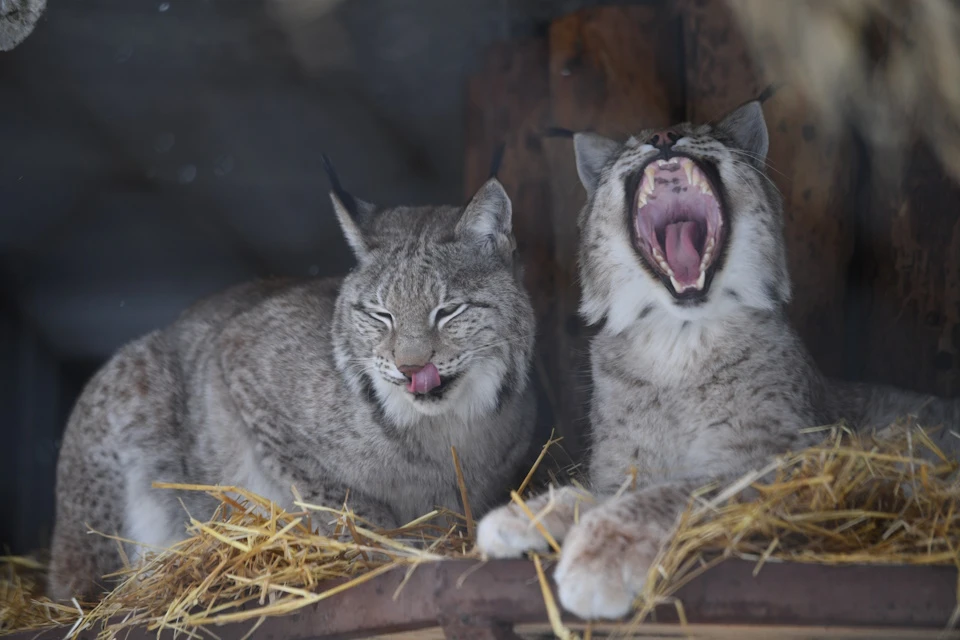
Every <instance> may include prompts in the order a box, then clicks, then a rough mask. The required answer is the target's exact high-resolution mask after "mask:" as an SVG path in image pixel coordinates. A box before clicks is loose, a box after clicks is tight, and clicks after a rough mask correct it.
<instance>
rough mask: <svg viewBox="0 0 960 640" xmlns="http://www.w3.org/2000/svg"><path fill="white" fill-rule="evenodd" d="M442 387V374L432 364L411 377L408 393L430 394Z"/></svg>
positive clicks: (429, 363) (428, 364)
mask: <svg viewBox="0 0 960 640" xmlns="http://www.w3.org/2000/svg"><path fill="white" fill-rule="evenodd" d="M439 386H440V372H439V371H437V367H436V366H434V364H433V363H432V362H428V363H427V364H426V365H424V367H423V368H422V369H420V370H419V371H417V372H416V373H414V374H413V375H412V376H410V382H408V383H407V391H409V392H410V393H429V392H430V391H432V390H433V389H436V388H437V387H439Z"/></svg>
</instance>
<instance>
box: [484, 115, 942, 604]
mask: <svg viewBox="0 0 960 640" xmlns="http://www.w3.org/2000/svg"><path fill="white" fill-rule="evenodd" d="M574 147H575V151H576V160H577V169H578V172H579V175H580V179H581V181H582V182H583V185H584V187H585V188H586V191H587V195H588V200H587V204H586V206H585V207H584V209H583V212H582V214H581V218H580V231H581V239H580V256H579V258H580V276H581V282H582V286H583V292H582V299H581V307H580V310H581V313H582V315H583V316H584V318H585V319H586V321H587V322H588V323H591V324H601V323H602V326H601V327H600V329H599V331H598V334H597V336H596V337H595V338H594V340H593V342H592V344H591V351H590V356H591V368H592V377H593V395H592V399H591V412H590V418H591V427H592V430H593V433H592V435H593V441H592V450H591V454H590V460H589V489H590V493H589V495H588V494H586V493H583V492H581V491H580V490H578V489H576V488H573V487H565V488H561V489H559V490H555V491H551V492H549V493H547V494H542V495H540V496H538V497H535V498H533V499H532V500H531V501H530V503H529V506H530V507H531V508H532V509H533V510H534V511H540V510H543V512H542V519H541V522H542V524H543V525H544V526H545V527H546V528H547V530H548V531H549V532H550V533H551V534H552V535H553V536H554V538H556V539H558V540H561V541H562V547H563V548H562V553H561V559H560V562H559V564H558V566H557V569H556V572H555V575H554V578H555V580H556V582H557V584H558V587H559V595H560V600H561V603H562V604H563V605H564V606H565V607H566V608H567V609H569V610H570V611H572V612H573V613H575V614H577V615H579V616H581V617H584V618H618V617H620V616H623V615H624V614H626V613H627V612H628V611H629V609H630V607H631V604H632V602H633V600H634V598H635V596H636V595H637V593H638V592H639V591H640V589H641V588H642V587H643V585H644V583H645V581H646V576H647V572H648V570H649V569H650V566H651V562H652V560H653V558H654V556H655V554H656V553H657V552H658V550H659V548H660V547H661V545H662V544H663V543H664V542H665V541H666V540H667V539H668V538H669V536H670V535H671V533H672V531H673V529H674V526H675V522H676V518H677V516H678V514H679V512H680V511H681V510H682V509H683V507H684V506H685V505H686V503H687V501H688V499H689V496H690V494H691V492H692V491H694V490H697V489H699V488H701V487H704V486H706V485H709V484H711V483H713V482H716V481H720V482H723V481H724V480H730V479H732V478H733V477H735V476H739V475H741V474H743V473H744V472H746V471H748V470H750V469H751V468H757V467H760V466H762V465H763V464H764V463H765V462H766V461H767V459H768V458H769V457H770V456H772V455H775V454H780V453H784V452H786V451H787V450H789V449H795V448H797V447H800V446H803V445H804V444H806V439H807V438H811V437H812V436H809V435H804V432H802V431H801V430H802V429H803V428H804V427H811V426H817V425H824V424H828V423H832V422H836V421H838V420H840V419H846V420H847V422H848V423H850V424H853V425H857V426H861V427H862V426H878V425H880V424H883V423H884V422H885V421H889V420H891V419H892V418H894V417H896V416H898V415H902V414H904V413H907V412H910V411H919V412H920V415H919V417H920V420H921V422H922V423H923V424H926V425H929V426H933V425H934V424H940V423H943V422H946V423H948V424H950V425H952V426H954V427H955V426H956V425H958V424H960V400H958V401H948V400H939V399H929V398H926V397H924V396H921V395H919V394H913V393H909V392H905V391H899V390H895V389H886V388H877V387H868V386H866V385H852V384H846V383H840V382H834V381H829V380H825V379H824V378H823V377H822V376H821V374H820V372H819V371H818V369H817V367H816V366H815V364H814V363H813V361H812V360H811V358H810V356H809V355H808V353H807V351H806V349H805V348H804V346H803V345H802V343H801V342H800V340H799V339H798V337H797V335H796V334H795V333H794V331H793V330H792V329H791V327H790V325H789V323H788V320H787V318H786V314H785V307H786V304H787V302H788V301H789V299H790V289H791V287H790V279H789V274H788V272H787V261H786V253H785V246H784V244H785V243H784V236H783V224H784V222H783V213H782V204H781V200H780V198H779V195H778V193H777V191H776V189H775V188H774V187H773V186H772V183H771V182H770V181H769V180H768V179H767V177H766V175H765V164H766V163H765V159H766V154H767V147H768V134H767V128H766V124H765V122H764V118H763V111H762V108H761V104H760V102H759V101H752V102H749V103H747V104H745V105H744V106H742V107H740V108H738V109H736V110H734V111H733V112H732V113H730V114H729V115H728V116H726V117H725V118H724V119H722V120H721V121H720V122H719V123H717V124H715V125H692V124H689V123H684V124H679V125H677V126H674V127H671V128H669V129H667V130H663V131H645V132H643V133H641V134H639V135H637V136H634V137H631V138H630V139H628V140H627V141H626V142H624V143H618V142H614V141H612V140H608V139H606V138H603V137H601V136H598V135H595V134H577V135H576V136H574ZM940 438H941V442H942V444H944V446H945V447H946V448H950V447H953V448H956V445H955V444H954V442H953V441H948V440H947V439H948V438H952V435H950V432H948V431H942V432H941V435H940ZM631 469H632V470H635V472H636V476H635V485H634V486H635V488H633V489H632V490H631V489H630V488H629V487H630V484H632V483H633V481H632V480H631V479H630V473H631ZM624 488H626V489H627V490H624ZM551 501H552V504H550V505H549V506H550V508H549V509H544V508H545V507H546V506H547V505H548V503H551ZM478 545H479V547H480V548H481V550H483V551H484V552H485V553H487V554H488V555H490V556H494V557H511V556H518V555H520V554H522V553H523V552H525V551H527V550H545V548H546V543H545V540H544V538H543V536H541V535H540V533H539V532H538V531H537V530H536V529H535V528H533V527H532V526H531V524H530V520H529V519H528V518H527V517H526V516H525V515H524V514H523V513H521V512H520V510H519V509H517V508H516V507H514V506H504V507H500V508H499V509H497V510H495V511H493V512H491V513H490V514H489V515H487V517H486V518H485V519H483V520H482V521H481V523H480V525H479V528H478Z"/></svg>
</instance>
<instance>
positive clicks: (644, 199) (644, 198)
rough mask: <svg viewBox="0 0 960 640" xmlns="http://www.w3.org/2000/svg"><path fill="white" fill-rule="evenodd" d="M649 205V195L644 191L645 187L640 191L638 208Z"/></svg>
mask: <svg viewBox="0 0 960 640" xmlns="http://www.w3.org/2000/svg"><path fill="white" fill-rule="evenodd" d="M645 206H647V196H646V195H645V194H644V193H643V189H641V190H640V193H638V194H637V209H643V208H644V207H645Z"/></svg>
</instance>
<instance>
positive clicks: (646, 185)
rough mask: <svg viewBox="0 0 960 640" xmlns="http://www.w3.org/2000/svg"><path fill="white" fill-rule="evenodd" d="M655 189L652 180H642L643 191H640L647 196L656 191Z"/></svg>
mask: <svg viewBox="0 0 960 640" xmlns="http://www.w3.org/2000/svg"><path fill="white" fill-rule="evenodd" d="M656 188H657V187H656V185H654V184H653V180H652V179H651V180H644V181H643V189H642V191H645V192H646V193H647V194H651V193H653V190H654V189H656Z"/></svg>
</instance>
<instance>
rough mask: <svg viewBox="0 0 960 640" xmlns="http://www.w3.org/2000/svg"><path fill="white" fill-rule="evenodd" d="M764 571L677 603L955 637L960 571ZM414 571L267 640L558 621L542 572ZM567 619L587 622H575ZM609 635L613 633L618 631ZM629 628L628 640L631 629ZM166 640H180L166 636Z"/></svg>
mask: <svg viewBox="0 0 960 640" xmlns="http://www.w3.org/2000/svg"><path fill="white" fill-rule="evenodd" d="M754 566H755V565H754V563H752V562H746V561H739V560H730V561H727V562H725V563H723V564H721V565H719V566H717V567H715V568H714V569H711V570H710V571H707V572H706V573H704V574H703V575H701V576H699V577H698V578H696V579H695V580H693V581H692V582H690V583H689V584H687V585H685V586H684V587H683V588H681V589H680V591H679V592H678V593H677V597H678V598H679V599H680V601H681V602H682V603H683V606H684V610H685V612H686V615H687V618H688V620H689V621H690V623H691V625H693V627H692V629H695V630H697V631H698V632H699V631H705V632H706V631H709V630H711V629H713V630H714V631H716V632H724V631H726V632H727V633H726V634H725V637H728V638H729V637H747V636H748V635H749V634H746V633H744V635H743V636H736V635H734V634H731V633H729V632H730V631H731V629H730V627H731V626H733V627H736V628H738V629H749V628H750V627H752V626H759V627H761V628H766V630H767V631H768V634H767V635H762V634H759V633H754V634H752V635H753V637H838V638H840V637H882V633H878V634H877V635H876V636H871V635H869V634H870V633H872V630H875V629H878V630H881V631H882V632H883V633H886V634H889V635H892V636H893V637H925V636H924V635H923V634H936V633H938V632H939V631H941V630H942V629H944V627H945V625H946V624H947V622H948V620H949V618H950V615H951V613H952V612H953V610H954V607H956V603H957V600H956V585H957V570H956V569H955V568H953V567H923V566H882V565H876V566H823V565H812V564H791V563H783V564H767V565H765V566H764V567H763V569H762V571H760V573H759V574H758V575H757V576H756V577H754V576H753V575H752V574H753V570H754ZM406 572H407V571H406V569H405V568H402V567H401V568H399V569H397V570H396V571H392V572H388V573H386V574H384V575H382V576H379V577H377V578H375V579H373V580H371V581H369V582H365V583H363V584H361V585H357V586H356V587H354V588H352V589H350V590H349V591H346V592H344V593H343V594H340V595H338V596H335V597H332V598H329V599H327V600H321V601H320V602H317V603H315V604H312V605H309V606H308V607H305V608H304V609H302V610H300V611H299V612H297V613H295V614H291V615H287V616H280V617H274V618H267V619H266V620H265V621H264V622H263V624H262V625H261V626H260V627H259V628H258V629H257V632H256V634H255V637H256V638H258V639H261V640H280V639H281V638H283V639H284V640H308V639H314V638H316V639H320V638H349V637H353V638H359V637H370V636H377V635H388V634H395V633H407V634H409V633H411V632H415V631H420V630H423V629H436V628H437V627H438V626H447V628H448V629H449V628H455V627H454V626H451V623H452V622H454V621H456V623H458V624H459V625H460V626H461V627H470V626H471V625H473V624H474V623H475V622H477V621H482V622H484V624H486V622H488V621H495V622H496V623H498V624H497V627H496V629H497V630H496V631H493V632H491V633H492V634H493V635H492V637H497V636H496V634H497V633H500V634H503V633H507V632H508V630H509V629H508V627H509V625H529V624H537V625H541V626H542V625H544V624H545V623H546V621H547V618H546V608H545V607H544V604H543V596H542V594H541V592H540V586H539V584H538V583H537V580H536V573H535V570H534V568H533V563H532V562H529V561H526V560H497V561H490V562H480V561H476V560H450V561H443V562H433V563H425V564H423V565H421V566H419V567H418V568H417V569H416V570H415V571H414V572H413V574H412V575H411V576H410V577H409V579H408V580H407V581H406V583H404V579H405V575H406ZM551 582H552V581H551ZM401 584H402V585H403V587H402V588H400V589H399V590H398V588H399V587H400V586H401ZM564 619H565V621H567V622H568V623H573V624H576V623H578V622H581V623H582V621H578V620H577V619H576V618H575V617H573V616H569V615H566V616H565V617H564ZM656 622H657V623H658V625H657V626H656V627H651V628H646V627H645V626H642V627H640V628H639V629H637V631H638V632H639V633H638V635H646V634H647V633H648V632H650V633H655V634H661V633H662V634H663V635H675V634H677V633H678V632H681V630H680V628H679V625H678V620H677V614H676V609H675V608H674V607H673V606H670V605H665V606H663V607H661V608H660V609H658V610H657V619H656ZM252 624H253V622H252V621H251V622H247V623H234V624H227V625H224V626H222V627H217V628H216V629H213V631H214V632H215V633H216V635H217V636H218V637H220V638H222V639H223V640H237V639H240V638H243V637H244V636H245V634H247V633H248V631H249V630H250V627H251V625H252ZM477 626H478V627H479V628H483V627H484V625H477ZM597 626H598V627H599V628H600V629H601V630H602V629H604V628H605V629H611V625H610V624H600V625H597ZM487 628H489V626H488V627H487ZM520 628H521V629H522V628H523V627H520ZM619 629H620V631H623V630H624V627H623V626H620V628H619ZM803 630H805V631H806V634H804V633H802V631H803ZM755 631H756V630H755ZM63 632H64V630H63V629H56V630H52V631H49V632H46V633H43V634H37V633H36V632H23V633H19V634H13V635H11V636H9V638H10V639H11V640H34V639H35V638H37V639H39V640H52V639H53V638H60V637H62V636H63ZM96 632H97V630H96V629H91V630H86V631H84V632H82V633H81V634H80V638H81V640H92V638H94V637H95V636H96ZM894 632H896V633H894ZM781 634H782V635H781ZM697 635H700V634H699V633H698V634H697ZM703 635H707V634H706V633H704V634H703ZM122 637H128V638H129V639H130V640H141V639H142V640H147V639H148V638H157V633H156V632H155V631H147V630H145V629H142V628H138V629H133V630H131V631H130V633H129V635H127V634H126V632H124V634H123V636H122ZM160 637H161V638H167V637H172V636H171V634H170V633H169V632H166V633H163V634H160ZM407 637H410V636H407ZM415 637H422V636H415ZM488 637H489V636H488ZM501 637H503V636H501ZM720 637H724V636H723V635H721V636H720ZM926 637H934V636H933V635H928V636H926ZM943 637H952V638H960V635H958V634H957V633H953V634H945V635H944V636H943Z"/></svg>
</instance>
